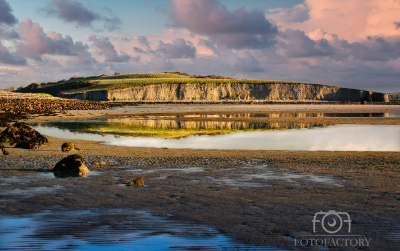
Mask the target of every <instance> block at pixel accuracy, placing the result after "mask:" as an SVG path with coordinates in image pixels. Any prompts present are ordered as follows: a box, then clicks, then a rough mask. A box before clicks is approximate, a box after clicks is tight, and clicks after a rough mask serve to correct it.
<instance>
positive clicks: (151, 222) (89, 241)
mask: <svg viewBox="0 0 400 251" xmlns="http://www.w3.org/2000/svg"><path fill="white" fill-rule="evenodd" d="M113 214H115V212H110V211H103V212H100V213H99V212H98V211H96V212H91V211H73V212H58V213H57V212H55V213H41V214H34V215H29V217H27V218H21V217H19V218H13V217H6V216H0V221H1V228H0V243H1V247H0V249H7V250H9V249H24V250H58V249H73V250H192V249H195V250H198V249H200V250H281V249H277V248H272V247H268V246H256V245H246V244H243V243H240V242H238V241H235V240H234V239H232V238H230V237H227V236H225V235H223V234H221V233H219V232H218V231H216V230H214V229H212V228H210V227H207V226H202V225H197V224H196V225H190V224H186V223H180V222H176V221H173V220H169V219H166V218H163V217H158V216H153V215H151V214H149V213H147V212H137V211H129V212H122V213H121V215H119V217H120V218H118V217H114V215H113ZM71 216H73V220H71ZM110 222H112V226H110V225H109V224H110Z"/></svg>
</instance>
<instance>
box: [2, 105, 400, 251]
mask: <svg viewBox="0 0 400 251" xmlns="http://www.w3.org/2000/svg"><path fill="white" fill-rule="evenodd" d="M327 112H329V113H346V112H347V113H349V112H351V113H399V112H400V106H399V105H279V104H276V105H186V104H185V105H165V104H163V105H157V104H155V105H139V106H135V107H118V108H110V109H105V110H98V111H95V110H87V111H82V110H79V111H68V112H60V113H56V114H55V116H39V115H33V116H30V117H29V118H28V119H26V120H24V122H26V123H40V122H47V121H62V120H71V119H74V120H75V119H77V120H79V119H96V118H124V117H127V118H129V117H135V116H170V115H185V114H198V115H207V114H208V115H212V114H217V115H218V114H238V113H243V114H248V113H277V114H279V113H327ZM182 119H185V118H182ZM190 119H191V120H216V121H217V120H234V121H257V122H272V121H273V122H291V123H295V122H299V123H303V122H307V123H322V124H327V125H333V124H382V125H400V117H357V118H355V117H302V116H296V117H280V116H276V117H263V118H259V117H242V118H234V119H232V118H221V117H215V118H213V117H207V118H204V117H201V116H200V117H192V118H190ZM3 129H4V128H2V130H3ZM393 137H399V135H393ZM399 140H400V138H399ZM68 141H69V140H65V139H57V138H51V137H49V143H48V144H46V145H43V146H41V147H40V148H39V149H38V150H25V149H19V148H13V147H11V146H9V145H8V144H6V145H5V147H6V149H7V151H8V152H9V153H10V155H9V156H0V158H1V166H0V177H1V178H0V187H1V192H0V214H1V215H4V216H22V215H27V214H33V213H42V212H45V211H50V212H67V214H68V212H70V213H71V217H72V218H74V217H73V213H74V211H76V210H89V211H93V212H97V213H99V212H100V213H99V214H102V213H101V212H110V210H111V211H114V212H118V210H139V211H140V210H141V211H148V212H151V213H152V214H154V215H157V216H160V217H164V218H166V219H168V220H169V221H171V222H176V221H179V222H185V223H188V224H196V225H204V226H209V227H212V228H213V229H216V230H217V231H219V232H221V233H224V234H226V235H227V236H229V237H232V238H234V239H236V240H238V241H240V242H242V243H248V244H253V245H259V246H257V247H260V249H262V248H267V247H274V248H281V249H287V250H293V249H304V250H308V249H310V246H302V245H301V244H300V243H296V241H297V240H301V239H304V238H305V236H310V235H312V234H313V222H312V219H313V217H314V215H315V214H316V213H317V212H320V211H323V212H328V211H329V210H336V211H338V212H347V213H348V214H349V215H350V216H351V219H352V233H353V234H355V235H358V236H360V238H367V239H368V240H370V243H369V246H368V250H398V249H400V242H399V241H398V240H396V239H393V238H390V236H391V235H393V233H394V234H395V233H399V226H400V214H399V212H398V208H399V206H400V201H399V191H400V187H399V181H400V176H399V170H400V169H399V168H400V152H332V151H266V150H198V149H161V148H145V147H122V146H111V145H105V144H102V142H98V141H85V140H73V142H74V144H75V145H76V146H77V147H79V148H82V149H83V150H82V151H73V152H62V151H61V145H62V144H63V143H64V142H68ZM74 153H78V154H81V155H82V156H83V158H84V160H85V163H86V165H87V167H88V168H89V170H90V171H91V172H90V173H92V174H90V173H89V174H90V175H88V177H85V178H82V177H81V178H66V179H56V178H54V176H52V173H51V172H49V170H50V169H52V168H53V167H54V165H55V164H56V163H57V162H58V161H60V160H61V159H62V158H63V157H65V156H67V155H70V154H74ZM93 161H104V162H105V163H106V164H105V165H94V164H91V163H92V162H93ZM136 177H141V178H143V180H144V182H145V185H146V186H145V187H142V188H136V187H125V186H124V184H126V183H127V182H129V181H130V180H132V179H134V178H136ZM103 214H106V213H103ZM48 217H51V214H49V216H48ZM125 217H126V214H123V213H120V214H118V213H115V214H113V218H112V222H110V221H111V220H107V219H106V218H107V217H103V218H101V217H100V219H98V218H96V219H97V220H98V221H99V223H97V224H95V225H90V226H89V225H85V226H81V227H78V228H77V227H76V226H75V225H71V226H68V223H65V224H66V225H64V226H55V227H54V229H53V231H54V232H53V234H52V235H51V237H50V238H54V239H57V238H63V236H64V237H65V236H67V235H71V234H72V235H74V233H75V232H81V233H87V234H88V235H90V233H91V231H94V230H96V229H99V228H101V227H102V226H106V225H107V226H108V225H110V224H115V228H116V229H118V227H119V225H118V224H120V223H121V222H123V221H124V220H126V219H125ZM89 218H90V216H89ZM48 231H50V230H49V229H48ZM163 231H168V230H165V229H164V230H163ZM357 238H359V237H357ZM331 249H332V250H336V249H335V247H331ZM342 249H344V250H354V249H355V247H354V246H351V245H350V246H341V247H337V250H342Z"/></svg>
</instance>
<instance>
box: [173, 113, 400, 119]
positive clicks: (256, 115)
mask: <svg viewBox="0 0 400 251" xmlns="http://www.w3.org/2000/svg"><path fill="white" fill-rule="evenodd" d="M171 117H175V118H364V117H365V118H368V117H400V114H399V113H323V112H281V113H277V112H275V113H239V114H195V115H178V116H171Z"/></svg>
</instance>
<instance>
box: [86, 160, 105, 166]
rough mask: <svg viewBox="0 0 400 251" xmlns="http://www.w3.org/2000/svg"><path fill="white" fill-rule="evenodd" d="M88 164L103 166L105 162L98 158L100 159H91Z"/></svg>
mask: <svg viewBox="0 0 400 251" xmlns="http://www.w3.org/2000/svg"><path fill="white" fill-rule="evenodd" d="M90 164H92V165H95V166H104V165H105V164H107V163H106V162H104V161H101V160H100V161H93V162H92V163H90Z"/></svg>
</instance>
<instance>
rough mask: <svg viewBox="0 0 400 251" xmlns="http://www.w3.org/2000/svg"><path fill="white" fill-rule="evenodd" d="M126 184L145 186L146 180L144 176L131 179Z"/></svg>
mask: <svg viewBox="0 0 400 251" xmlns="http://www.w3.org/2000/svg"><path fill="white" fill-rule="evenodd" d="M125 186H135V187H143V186H144V181H143V179H142V178H137V179H134V180H131V181H130V182H129V183H128V184H126V185H125Z"/></svg>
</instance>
